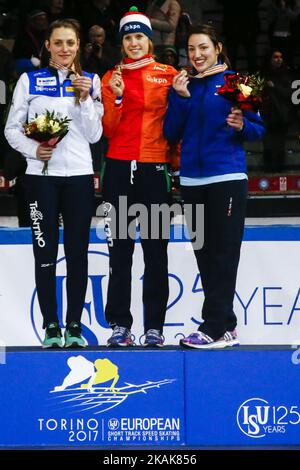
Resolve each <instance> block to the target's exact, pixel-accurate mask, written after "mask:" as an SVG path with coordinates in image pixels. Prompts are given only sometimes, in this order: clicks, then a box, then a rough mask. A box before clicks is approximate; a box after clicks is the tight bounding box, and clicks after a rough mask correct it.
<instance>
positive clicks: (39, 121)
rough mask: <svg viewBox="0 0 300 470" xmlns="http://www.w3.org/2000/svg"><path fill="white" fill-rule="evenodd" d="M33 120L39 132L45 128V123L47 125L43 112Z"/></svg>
mask: <svg viewBox="0 0 300 470" xmlns="http://www.w3.org/2000/svg"><path fill="white" fill-rule="evenodd" d="M35 122H36V126H37V128H38V130H39V131H40V132H41V131H44V130H45V128H46V125H47V120H46V116H44V115H43V114H42V115H40V116H38V117H37V118H36V120H35Z"/></svg>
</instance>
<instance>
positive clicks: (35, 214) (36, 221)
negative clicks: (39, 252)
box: [29, 201, 46, 248]
mask: <svg viewBox="0 0 300 470" xmlns="http://www.w3.org/2000/svg"><path fill="white" fill-rule="evenodd" d="M37 207H38V203H37V201H35V202H33V203H31V204H29V208H30V218H31V220H32V222H33V224H32V229H33V233H34V237H35V239H36V241H37V244H38V246H39V247H40V248H44V246H45V245H46V242H45V240H44V238H43V235H44V233H43V232H42V230H41V224H40V220H43V214H42V213H41V212H40V211H38V210H37Z"/></svg>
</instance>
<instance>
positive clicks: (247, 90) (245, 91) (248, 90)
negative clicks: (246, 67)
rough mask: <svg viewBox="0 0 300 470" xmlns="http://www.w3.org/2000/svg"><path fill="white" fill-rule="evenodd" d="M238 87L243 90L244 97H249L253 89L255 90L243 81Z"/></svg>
mask: <svg viewBox="0 0 300 470" xmlns="http://www.w3.org/2000/svg"><path fill="white" fill-rule="evenodd" d="M238 88H239V90H240V91H241V93H242V95H243V96H244V98H248V96H250V95H251V93H252V90H253V88H252V87H251V86H248V85H243V83H241V84H240V85H238Z"/></svg>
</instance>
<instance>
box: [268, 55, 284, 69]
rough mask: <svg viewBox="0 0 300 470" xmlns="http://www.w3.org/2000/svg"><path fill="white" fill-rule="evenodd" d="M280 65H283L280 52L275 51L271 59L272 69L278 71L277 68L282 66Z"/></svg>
mask: <svg viewBox="0 0 300 470" xmlns="http://www.w3.org/2000/svg"><path fill="white" fill-rule="evenodd" d="M282 63H283V57H282V54H281V52H279V51H275V52H274V53H273V55H272V59H271V64H272V67H274V68H276V69H278V68H279V67H281V66H282Z"/></svg>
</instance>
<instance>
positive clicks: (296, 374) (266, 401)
mask: <svg viewBox="0 0 300 470" xmlns="http://www.w3.org/2000/svg"><path fill="white" fill-rule="evenodd" d="M299 362H300V361H299V351H295V350H293V349H282V350H278V349H277V350H274V349H273V350H270V349H265V350H261V349H260V350H251V349H250V348H248V350H247V348H242V347H241V348H233V349H230V350H222V351H221V350H220V351H187V352H186V353H185V381H186V382H185V387H186V428H187V444H188V445H191V446H192V445H197V446H218V445H220V446H266V447H268V446H276V445H281V446H285V445H299V444H300V364H299Z"/></svg>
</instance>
